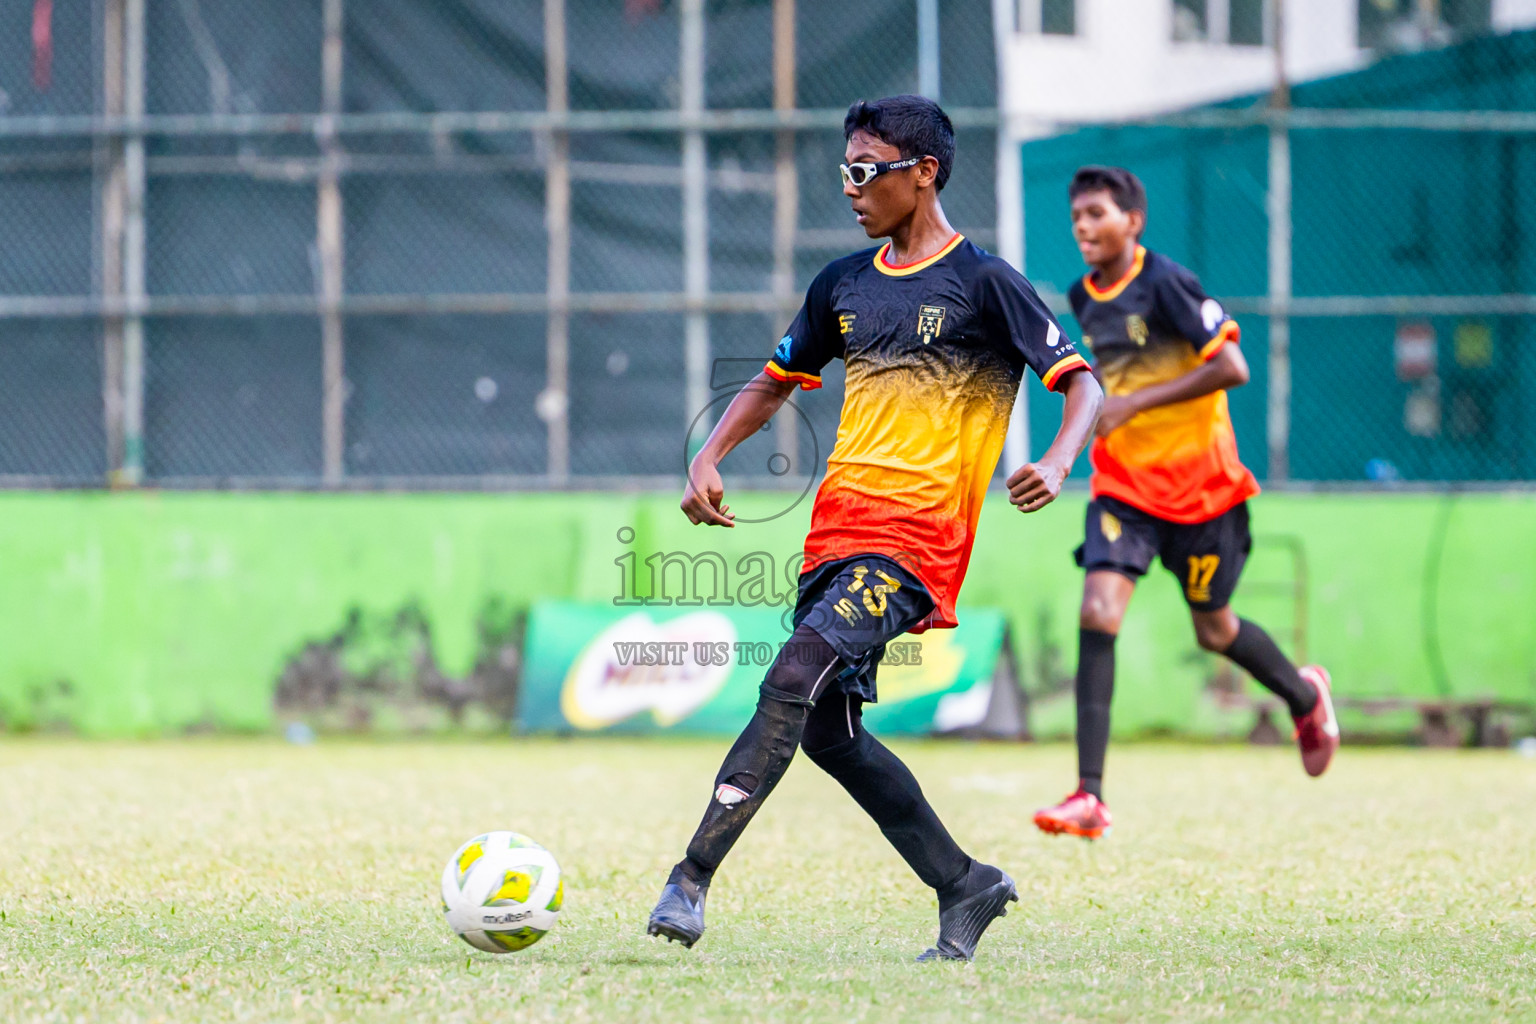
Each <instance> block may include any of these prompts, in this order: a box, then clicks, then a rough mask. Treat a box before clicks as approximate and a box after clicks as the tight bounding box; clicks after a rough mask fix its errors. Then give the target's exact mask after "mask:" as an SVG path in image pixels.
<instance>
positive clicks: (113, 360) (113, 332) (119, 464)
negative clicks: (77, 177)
mask: <svg viewBox="0 0 1536 1024" xmlns="http://www.w3.org/2000/svg"><path fill="white" fill-rule="evenodd" d="M123 7H124V0H106V3H105V4H104V5H103V7H102V35H101V38H102V50H101V83H102V95H101V111H102V113H103V114H104V115H106V116H107V117H121V116H122V114H123V43H124V40H123ZM94 149H95V163H96V167H97V168H98V171H97V173H98V174H99V175H100V178H99V186H98V187H99V189H100V195H99V202H100V204H101V217H100V232H101V233H100V235H99V236H98V238H97V242H96V245H97V249H98V252H99V258H100V267H101V296H102V299H103V300H104V301H106V302H113V301H115V300H120V299H121V298H122V295H123V227H124V225H123V221H124V217H125V214H126V207H127V203H128V197H127V191H126V189H127V181H128V179H127V173H126V170H125V168H124V166H123V140H122V139H120V138H116V137H98V138H97V139H96V141H95V146H94ZM101 413H102V425H103V427H104V430H105V434H106V448H107V451H106V456H107V460H106V464H107V474H108V479H109V480H113V481H115V480H118V479H119V478H120V477H121V474H122V468H123V319H122V317H120V316H107V317H104V318H103V319H102V330H101Z"/></svg>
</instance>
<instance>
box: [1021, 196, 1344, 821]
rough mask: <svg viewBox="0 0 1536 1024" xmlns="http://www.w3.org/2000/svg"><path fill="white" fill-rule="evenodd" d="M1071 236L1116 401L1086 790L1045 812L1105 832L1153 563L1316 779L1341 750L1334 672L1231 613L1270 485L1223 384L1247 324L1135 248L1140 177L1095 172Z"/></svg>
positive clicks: (1176, 270)
mask: <svg viewBox="0 0 1536 1024" xmlns="http://www.w3.org/2000/svg"><path fill="white" fill-rule="evenodd" d="M1068 194H1069V196H1070V198H1071V202H1072V230H1073V233H1074V235H1075V236H1076V238H1077V244H1078V248H1079V249H1080V250H1081V251H1082V254H1083V261H1084V262H1086V263H1087V264H1088V265H1089V267H1090V268H1091V269H1090V271H1089V273H1088V274H1086V275H1084V277H1083V278H1082V280H1080V281H1077V282H1075V283H1074V284H1073V285H1072V287H1071V289H1070V290H1069V292H1068V297H1069V299H1070V300H1071V302H1072V312H1073V315H1075V316H1076V317H1077V320H1078V323H1079V324H1080V325H1081V327H1082V331H1083V342H1084V343H1085V344H1086V345H1087V346H1088V347H1089V348H1091V349H1092V353H1093V357H1094V362H1095V367H1096V372H1097V373H1098V375H1099V377H1100V378H1101V380H1102V381H1103V384H1104V390H1105V391H1106V393H1107V395H1108V397H1107V398H1106V399H1105V401H1104V411H1103V413H1102V414H1101V415H1100V416H1099V423H1098V428H1097V434H1098V438H1097V440H1095V442H1094V446H1093V454H1092V460H1093V500H1092V501H1090V502H1089V504H1088V521H1087V530H1086V539H1085V540H1084V543H1083V546H1082V547H1080V548H1078V549H1077V553H1076V557H1077V562H1078V564H1079V565H1081V566H1082V567H1083V568H1084V569H1086V570H1087V571H1088V575H1087V578H1086V579H1085V580H1084V582H1083V605H1082V612H1081V616H1080V619H1079V625H1080V630H1079V633H1078V661H1077V758H1078V777H1079V781H1078V788H1077V791H1076V792H1075V793H1073V794H1072V795H1070V796H1068V797H1067V798H1066V800H1064V801H1062V802H1061V803H1060V804H1058V805H1057V806H1055V807H1050V808H1046V809H1044V810H1042V811H1040V812H1038V813H1037V814H1036V815H1035V824H1036V825H1038V826H1039V827H1040V828H1041V829H1043V830H1045V831H1046V832H1055V833H1062V832H1065V833H1070V834H1072V835H1079V836H1084V837H1086V838H1089V839H1097V838H1098V837H1099V836H1101V835H1103V834H1104V833H1106V832H1108V831H1109V828H1110V824H1111V819H1110V814H1109V809H1108V808H1107V807H1105V806H1104V802H1103V797H1104V792H1103V788H1102V787H1103V781H1104V751H1105V748H1106V747H1107V746H1108V744H1109V706H1110V697H1111V695H1112V694H1113V692H1114V687H1115V636H1116V634H1118V633H1119V632H1120V620H1121V619H1122V618H1123V617H1124V616H1125V609H1126V605H1127V604H1128V603H1129V602H1130V600H1131V593H1132V591H1134V590H1135V588H1136V581H1137V580H1138V579H1140V578H1141V577H1142V576H1143V575H1145V574H1146V571H1147V568H1148V566H1150V565H1151V564H1152V559H1153V558H1159V559H1161V560H1162V563H1163V565H1164V566H1165V567H1166V568H1167V569H1168V570H1169V571H1170V572H1172V573H1173V574H1174V575H1175V576H1177V577H1178V578H1179V581H1180V583H1181V584H1182V585H1183V590H1184V600H1185V601H1186V602H1187V603H1188V605H1189V610H1190V615H1191V617H1192V618H1193V619H1194V624H1195V636H1196V638H1197V639H1198V640H1199V642H1200V646H1201V647H1204V648H1205V649H1206V650H1208V651H1216V652H1218V653H1221V654H1225V655H1226V656H1227V657H1228V658H1231V659H1232V660H1233V661H1234V662H1236V663H1237V664H1238V665H1240V666H1242V667H1243V668H1244V669H1247V670H1248V672H1249V673H1251V674H1252V675H1253V677H1254V678H1255V679H1257V680H1258V681H1259V682H1260V683H1262V684H1263V685H1264V686H1266V687H1268V688H1269V689H1271V690H1273V691H1274V692H1275V693H1276V694H1278V695H1279V696H1280V697H1281V698H1282V699H1283V700H1284V701H1285V703H1286V706H1287V707H1288V708H1289V709H1290V712H1291V716H1292V717H1293V718H1294V719H1295V721H1296V738H1297V741H1298V743H1299V745H1300V747H1301V760H1302V764H1303V765H1304V766H1305V768H1306V770H1307V773H1308V774H1309V775H1321V774H1322V773H1323V771H1324V770H1325V769H1327V767H1328V762H1329V761H1330V760H1331V759H1332V757H1333V752H1334V751H1335V750H1336V749H1337V748H1338V745H1339V727H1338V722H1337V721H1336V719H1335V718H1334V715H1333V704H1332V701H1331V700H1330V697H1329V679H1328V673H1327V672H1326V671H1324V670H1323V669H1322V668H1321V667H1319V666H1315V665H1309V666H1307V667H1305V668H1300V669H1298V668H1297V667H1296V666H1294V665H1292V664H1291V662H1290V661H1289V660H1287V659H1286V657H1285V655H1284V654H1282V653H1280V649H1279V648H1278V647H1276V646H1275V642H1274V641H1273V640H1271V639H1270V637H1269V634H1267V633H1265V632H1264V630H1262V629H1260V628H1259V627H1258V626H1257V625H1255V624H1254V623H1252V622H1249V621H1248V620H1246V619H1240V618H1238V617H1237V615H1236V614H1235V613H1234V612H1233V611H1232V608H1231V607H1230V605H1229V604H1228V602H1229V601H1230V600H1231V597H1232V592H1233V590H1234V589H1235V588H1236V587H1237V579H1238V575H1239V574H1240V573H1241V572H1242V571H1243V563H1244V561H1245V560H1246V559H1247V556H1248V551H1249V549H1250V548H1251V546H1252V541H1251V539H1250V537H1249V533H1248V505H1247V501H1248V499H1249V498H1251V497H1252V496H1253V495H1255V494H1257V493H1258V492H1259V485H1258V483H1257V481H1255V480H1254V478H1253V474H1252V473H1250V472H1249V471H1248V470H1247V469H1246V468H1245V467H1244V466H1243V464H1242V463H1241V462H1239V461H1238V458H1237V441H1236V439H1235V438H1234V436H1233V433H1232V421H1231V419H1230V417H1229V416H1228V415H1227V396H1226V389H1227V388H1232V387H1237V386H1238V385H1240V384H1244V383H1246V382H1247V381H1248V364H1247V362H1246V361H1245V360H1244V359H1243V356H1242V353H1241V351H1240V350H1239V349H1238V347H1237V341H1238V329H1237V323H1236V321H1234V320H1232V319H1231V318H1230V317H1228V316H1227V314H1226V312H1225V311H1224V310H1223V309H1222V308H1221V304H1220V303H1218V302H1217V301H1216V300H1215V299H1212V298H1208V297H1207V296H1206V294H1205V292H1204V291H1202V290H1201V287H1200V282H1199V281H1198V280H1197V279H1196V278H1195V275H1194V274H1192V273H1190V272H1189V271H1188V270H1186V269H1185V268H1183V267H1181V266H1179V265H1178V264H1177V263H1175V262H1173V261H1172V260H1170V259H1168V258H1167V257H1166V256H1161V255H1159V254H1157V253H1155V252H1151V251H1149V250H1148V249H1146V248H1145V247H1143V246H1142V245H1140V244H1139V239H1140V236H1141V232H1142V229H1143V228H1144V227H1145V226H1146V219H1147V194H1146V190H1145V189H1144V188H1143V187H1142V184H1141V182H1140V181H1139V180H1138V179H1137V178H1136V176H1135V175H1134V174H1132V173H1131V172H1130V171H1127V170H1125V169H1124V168H1120V167H1084V168H1082V169H1081V170H1079V171H1078V172H1077V174H1076V175H1075V176H1074V177H1073V179H1072V184H1071V186H1070V187H1069V190H1068Z"/></svg>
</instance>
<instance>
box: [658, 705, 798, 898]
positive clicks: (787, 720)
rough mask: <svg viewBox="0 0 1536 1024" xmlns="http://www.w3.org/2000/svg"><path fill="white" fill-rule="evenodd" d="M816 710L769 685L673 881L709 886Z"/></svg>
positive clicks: (776, 780) (727, 759)
mask: <svg viewBox="0 0 1536 1024" xmlns="http://www.w3.org/2000/svg"><path fill="white" fill-rule="evenodd" d="M811 706H812V702H811V701H810V700H808V699H805V698H801V697H797V696H795V695H794V694H790V693H785V692H783V691H780V690H775V689H774V688H773V687H770V686H768V685H766V684H764V686H763V688H762V692H761V696H759V697H758V700H757V712H756V713H755V714H754V715H753V716H752V720H751V721H750V722H748V723H747V727H746V728H745V729H743V730H742V731H741V735H740V736H738V737H737V738H736V742H735V743H734V744H733V745H732V746H731V751H730V753H728V754H726V755H725V761H724V762H723V763H722V764H721V765H720V771H719V773H718V774H717V775H716V776H715V792H714V796H713V798H712V799H711V800H710V802H709V807H708V808H707V809H706V810H705V811H704V820H702V821H700V822H699V827H698V829H697V830H696V831H695V832H694V834H693V840H692V842H690V843H689V844H688V856H687V859H686V860H684V861H683V862H682V863H681V864H679V865H678V866H677V868H676V869H674V871H673V875H674V876H678V875H681V876H682V877H686V878H687V879H688V880H689V881H691V882H692V883H693V884H694V885H695V886H697V887H698V888H707V887H708V885H709V880H710V878H711V877H712V876H713V875H714V873H715V869H716V868H718V867H719V866H720V862H721V861H722V860H724V859H725V855H726V854H727V853H730V852H731V847H732V846H734V845H736V840H737V839H738V838H739V837H740V836H741V833H742V831H743V830H744V829H745V828H746V827H747V823H748V822H749V821H751V820H752V816H753V815H754V814H756V813H757V809H758V808H759V807H761V806H762V805H763V801H764V800H766V799H768V794H769V793H772V792H773V787H774V786H777V785H778V784H779V780H780V779H781V778H783V777H784V772H785V770H786V769H788V768H789V762H790V761H791V760H792V759H793V758H794V756H795V748H796V747H797V746H799V745H800V737H801V735H802V734H803V733H804V732H805V719H806V716H807V715H809V714H810V710H811ZM673 881H674V882H675V881H676V878H674V879H673Z"/></svg>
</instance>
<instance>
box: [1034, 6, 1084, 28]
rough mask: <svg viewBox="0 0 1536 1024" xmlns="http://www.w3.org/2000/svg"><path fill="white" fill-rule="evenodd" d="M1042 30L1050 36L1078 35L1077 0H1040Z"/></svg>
mask: <svg viewBox="0 0 1536 1024" xmlns="http://www.w3.org/2000/svg"><path fill="white" fill-rule="evenodd" d="M1040 31H1041V32H1044V33H1045V34H1046V35H1048V36H1073V35H1077V0H1040Z"/></svg>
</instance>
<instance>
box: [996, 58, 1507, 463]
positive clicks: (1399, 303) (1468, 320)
mask: <svg viewBox="0 0 1536 1024" xmlns="http://www.w3.org/2000/svg"><path fill="white" fill-rule="evenodd" d="M1086 163H1114V164H1121V165H1124V166H1127V167H1130V168H1132V169H1133V170H1135V171H1136V172H1137V173H1138V174H1139V175H1140V176H1141V177H1142V178H1143V180H1144V181H1145V182H1146V184H1147V187H1148V193H1149V196H1150V200H1151V203H1150V205H1151V209H1150V216H1149V222H1148V229H1147V233H1146V241H1147V243H1148V244H1149V245H1150V246H1151V247H1153V248H1156V249H1159V250H1161V251H1164V252H1167V253H1168V254H1169V255H1171V256H1173V257H1174V258H1175V259H1178V260H1180V261H1181V262H1184V263H1186V264H1187V265H1188V266H1190V267H1191V268H1193V269H1195V270H1196V271H1197V272H1198V273H1199V274H1200V276H1201V278H1202V281H1203V283H1204V284H1205V285H1206V288H1207V290H1208V291H1209V292H1211V293H1212V294H1214V295H1218V296H1221V297H1222V298H1223V300H1224V301H1225V302H1226V304H1227V305H1228V307H1229V308H1230V309H1231V310H1232V311H1233V312H1234V313H1235V314H1236V315H1237V319H1238V321H1239V323H1240V325H1241V326H1242V329H1243V343H1244V345H1243V347H1244V349H1245V351H1246V353H1247V356H1248V361H1249V364H1250V366H1251V367H1252V369H1253V371H1254V373H1253V380H1252V383H1251V384H1250V385H1249V386H1248V387H1247V388H1244V389H1241V390H1239V391H1236V392H1234V393H1233V395H1232V404H1231V408H1232V412H1233V419H1234V422H1235V426H1236V429H1237V433H1238V438H1239V445H1240V447H1241V448H1242V450H1243V451H1244V453H1245V457H1246V460H1247V461H1248V462H1249V463H1250V464H1251V465H1252V466H1253V467H1254V468H1255V469H1256V470H1259V471H1261V475H1262V474H1263V472H1264V471H1267V473H1268V475H1269V477H1270V479H1271V480H1275V479H1279V478H1282V477H1288V478H1289V479H1291V480H1295V481H1316V482H1326V483H1332V482H1355V483H1363V484H1369V483H1379V484H1401V483H1405V482H1414V481H1434V482H1442V481H1450V482H1473V481H1488V482H1508V481H1530V480H1533V479H1536V443H1533V442H1532V440H1531V438H1533V437H1536V414H1533V413H1532V412H1531V411H1530V403H1529V402H1526V401H1524V400H1523V398H1522V396H1523V395H1525V394H1528V393H1529V389H1530V388H1532V387H1533V386H1536V327H1533V324H1536V321H1533V319H1532V315H1533V314H1536V209H1533V207H1532V204H1531V203H1530V202H1529V201H1528V199H1527V197H1528V196H1529V195H1530V194H1531V190H1532V189H1533V188H1536V32H1521V33H1513V34H1507V35H1501V36H1490V37H1485V38H1479V39H1473V40H1470V41H1467V42H1464V43H1462V44H1459V45H1456V46H1451V47H1446V48H1443V49H1439V50H1434V51H1430V52H1424V53H1417V54H1411V55H1401V56H1395V57H1392V58H1389V59H1385V60H1382V61H1379V62H1377V63H1375V64H1374V65H1372V66H1370V67H1367V68H1366V69H1364V70H1361V71H1357V72H1354V73H1351V74H1346V75H1341V76H1339V77H1336V78H1332V79H1326V80H1322V81H1316V82H1310V83H1305V84H1301V85H1297V86H1295V87H1293V88H1292V89H1291V90H1290V106H1289V109H1284V108H1277V107H1276V106H1274V105H1273V98H1272V97H1269V96H1255V97H1247V98H1244V99H1242V100H1238V101H1234V102H1232V103H1228V104H1223V105H1220V106H1217V107H1212V108H1208V109H1203V110H1197V111H1191V112H1188V113H1186V114H1182V115H1180V116H1178V117H1175V118H1165V119H1162V120H1161V121H1160V123H1156V124H1148V123H1144V124H1136V125H1122V126H1116V127H1091V128H1084V129H1081V130H1077V131H1066V132H1063V133H1061V134H1058V135H1056V136H1055V137H1052V138H1047V139H1042V140H1039V141H1036V142H1031V143H1027V144H1026V145H1025V148H1024V164H1025V167H1024V179H1025V197H1026V214H1025V224H1026V228H1027V235H1026V238H1027V241H1026V250H1027V253H1028V260H1027V272H1028V274H1029V276H1030V277H1031V278H1032V279H1034V280H1035V281H1036V282H1037V284H1042V285H1046V284H1047V283H1049V284H1053V285H1055V286H1056V288H1057V290H1058V297H1057V301H1058V302H1060V297H1059V292H1060V291H1064V290H1065V287H1066V285H1067V284H1068V283H1069V282H1070V281H1071V280H1072V279H1073V278H1075V277H1076V276H1078V275H1079V274H1080V273H1081V272H1082V271H1081V263H1080V260H1079V258H1078V254H1077V251H1076V248H1075V245H1074V243H1073V241H1072V237H1071V230H1070V225H1069V224H1068V218H1067V199H1066V186H1067V182H1068V181H1069V180H1070V178H1071V174H1072V172H1073V170H1074V169H1075V168H1076V167H1078V166H1080V165H1082V164H1086ZM1277 176H1279V177H1280V178H1281V179H1282V182H1283V184H1288V188H1284V187H1282V188H1281V189H1278V190H1277V189H1276V188H1273V187H1272V185H1273V184H1274V183H1275V182H1276V180H1277ZM1277 218H1278V222H1277ZM1277 223H1278V226H1280V227H1281V228H1282V231H1281V232H1280V233H1278V235H1277V232H1276V230H1275V229H1276V227H1277ZM1287 238H1288V239H1289V245H1286V244H1285V240H1286V239H1287ZM1277 251H1278V252H1280V253H1282V254H1283V255H1284V258H1283V259H1281V260H1279V261H1277V260H1276V259H1275V256H1276V253H1277ZM1277 329H1278V331H1279V332H1283V336H1282V337H1277ZM1276 342H1279V343H1280V345H1283V348H1280V350H1279V351H1277V348H1279V347H1280V346H1279V345H1277V344H1276ZM1036 428H1037V430H1041V429H1046V428H1047V424H1046V423H1045V421H1044V420H1043V419H1041V420H1038V421H1037V423H1036ZM1266 454H1267V458H1266Z"/></svg>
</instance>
